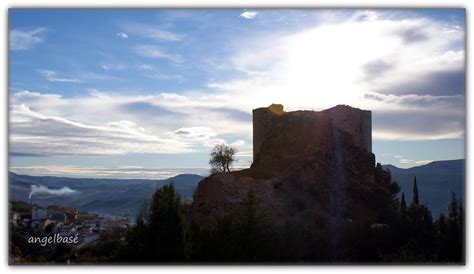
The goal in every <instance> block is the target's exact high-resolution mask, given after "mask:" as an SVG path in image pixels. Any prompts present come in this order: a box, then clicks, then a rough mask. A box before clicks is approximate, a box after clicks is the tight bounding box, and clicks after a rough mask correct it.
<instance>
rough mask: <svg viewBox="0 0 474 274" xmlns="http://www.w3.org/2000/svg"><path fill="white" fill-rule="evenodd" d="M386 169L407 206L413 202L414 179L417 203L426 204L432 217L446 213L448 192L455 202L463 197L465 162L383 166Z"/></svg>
mask: <svg viewBox="0 0 474 274" xmlns="http://www.w3.org/2000/svg"><path fill="white" fill-rule="evenodd" d="M383 167H384V168H385V169H389V170H390V172H391V174H392V179H393V180H395V181H396V182H397V183H398V184H399V185H400V187H401V191H400V193H401V192H404V193H405V199H406V201H407V204H409V203H411V201H412V199H413V178H414V176H416V181H417V186H418V192H419V197H420V202H421V203H423V204H425V203H426V204H427V205H428V207H429V208H430V209H431V213H432V214H433V217H434V218H435V217H437V215H438V214H439V213H441V212H443V211H446V210H447V206H448V203H449V199H450V196H451V192H454V193H456V197H457V198H458V199H462V198H463V196H464V189H465V187H464V177H465V160H464V159H461V160H448V161H435V162H431V163H429V164H426V165H422V166H416V167H412V168H407V169H404V168H398V167H396V166H393V165H383Z"/></svg>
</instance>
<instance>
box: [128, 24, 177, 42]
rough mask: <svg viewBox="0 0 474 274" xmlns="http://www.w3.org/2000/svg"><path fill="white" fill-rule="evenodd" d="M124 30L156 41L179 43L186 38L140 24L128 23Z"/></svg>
mask: <svg viewBox="0 0 474 274" xmlns="http://www.w3.org/2000/svg"><path fill="white" fill-rule="evenodd" d="M122 28H123V29H124V30H125V31H127V32H128V33H133V34H135V35H138V36H140V37H143V38H149V39H152V40H155V41H169V42H177V41H181V40H183V38H184V35H182V34H177V33H174V32H172V31H169V30H165V29H164V28H163V27H160V26H155V25H147V24H138V23H126V24H123V25H122Z"/></svg>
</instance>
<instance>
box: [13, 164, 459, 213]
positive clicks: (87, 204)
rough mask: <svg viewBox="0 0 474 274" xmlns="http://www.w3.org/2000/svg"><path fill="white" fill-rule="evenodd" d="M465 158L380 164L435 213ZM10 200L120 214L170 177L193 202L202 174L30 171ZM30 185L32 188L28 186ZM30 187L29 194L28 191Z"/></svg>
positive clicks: (16, 179) (408, 195) (455, 184)
mask: <svg viewBox="0 0 474 274" xmlns="http://www.w3.org/2000/svg"><path fill="white" fill-rule="evenodd" d="M464 165H465V160H449V161H436V162H431V163H429V164H426V165H422V166H417V167H412V168H407V169H403V168H398V167H396V166H393V165H383V167H384V168H385V169H389V170H390V172H391V174H392V179H393V180H395V181H396V182H397V183H398V184H399V185H400V187H401V191H400V193H401V192H404V193H405V199H406V201H407V203H410V202H411V200H412V199H413V193H412V188H413V178H414V176H416V177H417V184H418V190H419V193H420V194H419V196H420V202H421V203H426V204H427V205H428V207H429V208H430V209H431V212H432V213H433V217H436V216H437V215H438V214H439V213H440V212H442V211H446V209H447V205H448V202H449V198H450V194H451V191H453V192H454V193H456V196H457V197H458V198H462V197H463V195H464V176H465V166H464ZM9 177H10V185H9V191H10V194H9V195H10V196H9V199H10V201H26V202H28V201H29V202H32V203H36V204H39V205H43V206H47V205H63V206H72V207H75V208H77V209H79V210H82V211H89V212H98V213H106V214H113V215H120V214H124V213H127V212H129V213H130V214H132V215H135V214H137V212H138V211H139V210H140V208H141V207H143V205H144V204H145V202H147V201H149V200H150V199H151V195H152V194H153V192H154V190H155V189H156V188H159V187H161V186H163V185H165V184H168V183H169V182H170V181H173V184H174V185H175V187H176V190H177V191H178V193H179V194H180V195H181V197H182V198H183V200H185V201H188V202H189V201H192V198H193V193H194V190H195V189H196V187H197V185H198V183H199V182H200V181H201V180H202V179H203V178H204V177H202V176H200V175H196V174H181V175H177V176H175V177H172V178H168V179H163V180H144V179H91V178H68V177H52V176H29V175H19V174H16V173H13V172H10V173H9ZM32 185H35V186H36V187H32ZM32 190H34V193H33V195H32V196H31V199H29V196H30V194H31V193H32Z"/></svg>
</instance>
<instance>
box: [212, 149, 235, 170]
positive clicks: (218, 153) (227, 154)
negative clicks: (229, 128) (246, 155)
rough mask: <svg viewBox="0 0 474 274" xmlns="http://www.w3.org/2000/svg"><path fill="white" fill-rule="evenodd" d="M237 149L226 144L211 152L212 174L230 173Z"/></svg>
mask: <svg viewBox="0 0 474 274" xmlns="http://www.w3.org/2000/svg"><path fill="white" fill-rule="evenodd" d="M236 153H237V149H236V148H233V147H230V146H228V145H226V144H218V145H216V146H214V148H213V149H212V151H211V159H210V160H209V165H211V173H221V172H230V166H232V163H233V162H234V155H235V154H236Z"/></svg>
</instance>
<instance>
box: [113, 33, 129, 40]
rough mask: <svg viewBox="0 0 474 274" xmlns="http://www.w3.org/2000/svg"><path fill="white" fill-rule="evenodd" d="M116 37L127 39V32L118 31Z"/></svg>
mask: <svg viewBox="0 0 474 274" xmlns="http://www.w3.org/2000/svg"><path fill="white" fill-rule="evenodd" d="M116 36H117V37H119V38H122V39H127V38H128V34H126V33H125V32H118V33H117V34H116Z"/></svg>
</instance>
